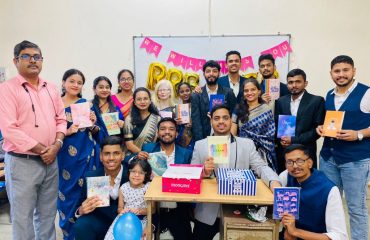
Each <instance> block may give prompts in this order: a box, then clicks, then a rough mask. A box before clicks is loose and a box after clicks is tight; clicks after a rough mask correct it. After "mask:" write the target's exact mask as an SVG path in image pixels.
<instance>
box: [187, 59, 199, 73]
mask: <svg viewBox="0 0 370 240" xmlns="http://www.w3.org/2000/svg"><path fill="white" fill-rule="evenodd" d="M197 65H198V59H197V58H192V57H189V58H188V62H187V65H186V70H188V69H189V68H190V69H191V70H194V71H196V69H197Z"/></svg>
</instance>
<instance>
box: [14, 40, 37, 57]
mask: <svg viewBox="0 0 370 240" xmlns="http://www.w3.org/2000/svg"><path fill="white" fill-rule="evenodd" d="M26 48H36V49H38V50H39V51H40V54H41V55H42V53H41V49H40V47H39V46H37V45H36V44H35V43H32V42H30V41H27V40H24V41H22V42H20V43H18V44H17V45H15V47H14V57H18V56H19V54H20V53H21V51H22V50H24V49H26Z"/></svg>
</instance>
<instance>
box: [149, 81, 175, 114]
mask: <svg viewBox="0 0 370 240" xmlns="http://www.w3.org/2000/svg"><path fill="white" fill-rule="evenodd" d="M153 103H154V105H155V106H156V107H157V109H158V111H159V114H160V115H161V117H162V118H164V117H174V110H175V93H174V90H173V87H172V85H171V82H170V81H168V80H166V79H163V80H160V81H159V82H158V83H157V84H156V86H155V89H154V94H153Z"/></svg>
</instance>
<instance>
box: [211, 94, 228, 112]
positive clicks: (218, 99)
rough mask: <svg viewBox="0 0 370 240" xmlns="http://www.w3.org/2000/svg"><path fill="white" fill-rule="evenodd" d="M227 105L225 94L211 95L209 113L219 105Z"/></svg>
mask: <svg viewBox="0 0 370 240" xmlns="http://www.w3.org/2000/svg"><path fill="white" fill-rule="evenodd" d="M224 103H225V95H223V94H211V95H209V112H211V111H212V108H214V107H215V106H217V105H221V104H224Z"/></svg>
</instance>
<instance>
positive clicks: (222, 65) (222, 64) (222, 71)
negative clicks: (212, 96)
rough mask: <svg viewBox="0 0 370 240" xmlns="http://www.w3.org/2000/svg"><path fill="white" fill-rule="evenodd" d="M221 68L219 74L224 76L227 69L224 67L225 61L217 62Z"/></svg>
mask: <svg viewBox="0 0 370 240" xmlns="http://www.w3.org/2000/svg"><path fill="white" fill-rule="evenodd" d="M217 62H218V63H219V64H220V66H221V73H222V74H226V73H227V67H226V61H223V60H219V61H217Z"/></svg>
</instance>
